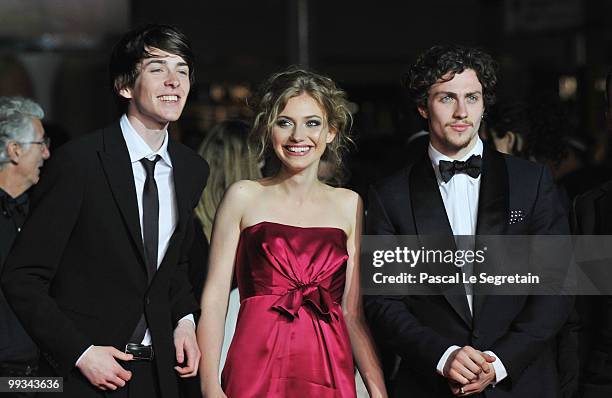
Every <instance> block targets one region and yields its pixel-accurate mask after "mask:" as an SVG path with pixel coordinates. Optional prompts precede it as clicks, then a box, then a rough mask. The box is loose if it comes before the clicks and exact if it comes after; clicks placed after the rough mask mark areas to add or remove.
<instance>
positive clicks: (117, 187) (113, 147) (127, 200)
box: [98, 123, 146, 272]
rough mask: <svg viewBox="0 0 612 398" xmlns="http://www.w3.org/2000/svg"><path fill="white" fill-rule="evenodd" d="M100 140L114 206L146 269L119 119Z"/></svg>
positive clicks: (103, 163) (107, 129)
mask: <svg viewBox="0 0 612 398" xmlns="http://www.w3.org/2000/svg"><path fill="white" fill-rule="evenodd" d="M103 140H104V151H100V152H99V153H98V155H99V157H100V161H101V162H102V167H103V168H104V172H105V174H106V178H107V180H108V184H109V186H110V188H111V191H112V193H113V197H114V198H115V201H116V203H117V207H119V210H120V212H121V216H122V217H123V221H124V222H125V225H126V226H127V229H128V231H129V234H130V236H131V238H132V241H133V243H134V245H135V246H136V248H137V249H138V253H139V255H140V259H141V261H140V262H141V264H142V267H143V269H144V270H145V272H146V266H145V260H144V249H143V245H142V234H141V233H140V217H139V215H138V202H137V198H136V187H135V185H134V173H133V172H132V163H131V161H130V155H129V153H128V150H127V146H126V144H125V141H124V140H123V135H122V134H121V128H120V127H119V123H115V124H114V125H112V126H110V127H108V128H106V129H105V130H104V133H103Z"/></svg>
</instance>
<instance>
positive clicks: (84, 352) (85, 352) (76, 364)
mask: <svg viewBox="0 0 612 398" xmlns="http://www.w3.org/2000/svg"><path fill="white" fill-rule="evenodd" d="M92 347H93V345H90V346H89V347H87V349H86V350H85V351H83V353H82V354H81V356H80V357H79V359H77V361H76V362H75V363H74V366H78V365H79V362H80V361H81V359H82V358H83V357H84V356H85V354H87V353H88V352H89V350H91V348H92Z"/></svg>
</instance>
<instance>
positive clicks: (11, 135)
mask: <svg viewBox="0 0 612 398" xmlns="http://www.w3.org/2000/svg"><path fill="white" fill-rule="evenodd" d="M44 117H45V112H44V111H43V110H42V108H41V107H40V105H38V104H37V103H36V102H34V101H32V100H31V99H28V98H23V97H0V168H2V167H3V166H4V164H5V163H7V162H9V157H8V153H7V151H6V148H7V146H8V144H9V143H11V142H18V143H22V145H24V146H26V147H27V146H29V145H30V144H23V143H24V142H29V141H34V140H35V139H36V131H35V130H34V125H33V124H32V118H36V119H41V120H42V119H43V118H44Z"/></svg>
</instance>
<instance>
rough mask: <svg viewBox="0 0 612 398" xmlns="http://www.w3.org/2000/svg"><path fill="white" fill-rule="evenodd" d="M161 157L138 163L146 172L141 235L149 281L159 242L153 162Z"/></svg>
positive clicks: (142, 160)
mask: <svg viewBox="0 0 612 398" xmlns="http://www.w3.org/2000/svg"><path fill="white" fill-rule="evenodd" d="M159 159H161V157H160V156H159V155H157V156H155V159H153V160H149V159H146V158H142V159H140V163H142V166H143V167H144V169H145V173H147V178H146V180H145V183H144V188H143V190H142V237H143V242H144V252H145V261H146V263H147V271H148V274H149V282H150V281H151V279H153V275H155V272H156V271H157V246H158V244H159V196H158V194H157V184H156V183H155V164H156V163H157V161H158V160H159Z"/></svg>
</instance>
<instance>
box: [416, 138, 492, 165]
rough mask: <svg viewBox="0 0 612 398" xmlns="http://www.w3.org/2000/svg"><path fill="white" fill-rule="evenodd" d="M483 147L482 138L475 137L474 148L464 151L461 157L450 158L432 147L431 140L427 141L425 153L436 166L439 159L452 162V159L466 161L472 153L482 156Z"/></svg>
mask: <svg viewBox="0 0 612 398" xmlns="http://www.w3.org/2000/svg"><path fill="white" fill-rule="evenodd" d="M483 148H484V146H483V144H482V140H481V139H480V137H476V145H474V148H472V150H471V151H469V152H468V153H466V154H465V155H464V156H463V157H462V158H461V159H451V158H449V157H448V156H446V155H444V154H442V153H441V152H440V151H438V150H437V149H436V148H434V147H433V145H431V142H430V143H429V148H428V149H427V153H428V154H429V158H430V159H431V163H432V164H433V165H434V166H435V167H436V168H437V167H438V164H439V163H440V160H447V161H449V162H452V161H453V160H461V161H466V160H467V159H469V157H470V156H472V155H480V156H482V151H483Z"/></svg>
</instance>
